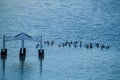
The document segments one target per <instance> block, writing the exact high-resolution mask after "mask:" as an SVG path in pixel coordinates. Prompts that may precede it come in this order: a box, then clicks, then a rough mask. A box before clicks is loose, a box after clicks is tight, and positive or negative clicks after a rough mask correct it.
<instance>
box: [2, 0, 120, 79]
mask: <svg viewBox="0 0 120 80" xmlns="http://www.w3.org/2000/svg"><path fill="white" fill-rule="evenodd" d="M119 30H120V0H19V1H18V0H0V48H2V37H3V34H5V35H6V36H15V35H17V34H19V33H21V32H24V33H26V34H28V35H30V36H32V37H35V38H38V39H39V37H40V36H41V35H42V36H43V40H53V41H55V44H54V45H53V46H47V45H43V47H44V49H45V58H44V60H42V61H41V60H39V59H38V50H37V49H36V48H35V46H36V44H37V42H33V41H32V42H31V41H25V47H26V48H27V54H26V59H25V61H24V62H21V61H20V60H19V48H20V47H21V41H11V42H7V43H6V48H7V49H8V56H7V59H6V60H5V61H4V60H1V61H0V80H119V79H120V31H119ZM75 40H77V41H82V42H83V44H84V45H85V44H88V43H95V42H98V43H100V44H104V45H110V49H108V50H106V49H103V50H101V49H97V48H95V47H94V48H93V49H86V48H85V47H84V46H82V47H81V48H80V47H77V48H74V47H71V48H69V47H64V48H63V47H61V48H59V47H58V44H59V43H61V42H65V41H75Z"/></svg>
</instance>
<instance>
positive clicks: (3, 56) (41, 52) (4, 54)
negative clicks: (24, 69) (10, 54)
mask: <svg viewBox="0 0 120 80" xmlns="http://www.w3.org/2000/svg"><path fill="white" fill-rule="evenodd" d="M25 57H26V48H24V50H23V52H22V48H20V53H19V59H20V60H24V59H25ZM38 57H39V58H44V49H42V50H40V49H39V50H38ZM6 58H7V49H5V50H3V49H1V59H6Z"/></svg>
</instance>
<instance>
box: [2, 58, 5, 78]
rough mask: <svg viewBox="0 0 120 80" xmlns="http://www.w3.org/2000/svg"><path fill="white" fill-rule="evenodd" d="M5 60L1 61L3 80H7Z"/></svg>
mask: <svg viewBox="0 0 120 80" xmlns="http://www.w3.org/2000/svg"><path fill="white" fill-rule="evenodd" d="M5 60H6V59H1V61H2V79H1V80H5V79H6V76H5Z"/></svg>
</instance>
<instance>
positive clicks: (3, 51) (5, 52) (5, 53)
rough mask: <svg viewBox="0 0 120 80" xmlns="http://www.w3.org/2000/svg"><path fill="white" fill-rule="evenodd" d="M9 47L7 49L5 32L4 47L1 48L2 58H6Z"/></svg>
mask: <svg viewBox="0 0 120 80" xmlns="http://www.w3.org/2000/svg"><path fill="white" fill-rule="evenodd" d="M6 56H7V49H5V34H4V35H3V49H1V58H6Z"/></svg>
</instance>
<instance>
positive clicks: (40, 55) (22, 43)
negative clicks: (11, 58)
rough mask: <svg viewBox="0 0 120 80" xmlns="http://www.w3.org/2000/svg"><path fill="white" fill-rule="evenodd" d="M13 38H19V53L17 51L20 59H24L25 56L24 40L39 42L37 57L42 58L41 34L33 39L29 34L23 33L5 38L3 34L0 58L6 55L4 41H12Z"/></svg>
mask: <svg viewBox="0 0 120 80" xmlns="http://www.w3.org/2000/svg"><path fill="white" fill-rule="evenodd" d="M13 40H21V48H20V53H19V57H20V59H25V57H26V48H25V47H24V41H25V40H30V41H35V42H39V43H40V48H39V49H38V56H39V58H44V49H43V46H42V36H41V39H40V40H37V39H33V38H32V37H31V36H29V35H27V34H25V33H20V34H18V35H16V36H13V37H10V38H6V36H5V35H3V49H1V58H6V57H7V49H6V48H5V43H6V42H8V41H13Z"/></svg>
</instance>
